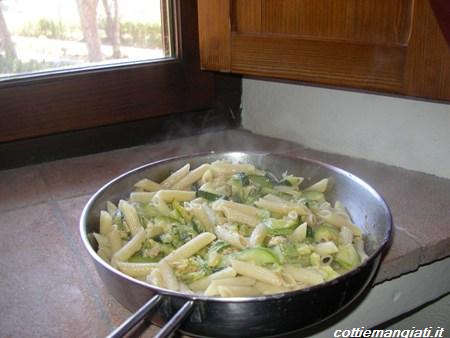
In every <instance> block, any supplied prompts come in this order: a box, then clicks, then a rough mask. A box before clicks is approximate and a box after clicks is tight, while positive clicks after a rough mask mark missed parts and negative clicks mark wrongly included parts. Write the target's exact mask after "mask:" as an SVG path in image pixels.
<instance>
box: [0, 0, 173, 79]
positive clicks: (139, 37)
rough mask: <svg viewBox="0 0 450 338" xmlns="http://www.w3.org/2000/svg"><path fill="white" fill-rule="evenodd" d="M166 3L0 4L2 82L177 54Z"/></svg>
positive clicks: (18, 0)
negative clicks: (173, 46) (174, 48)
mask: <svg viewBox="0 0 450 338" xmlns="http://www.w3.org/2000/svg"><path fill="white" fill-rule="evenodd" d="M168 6H169V1H167V0H39V1H37V0H0V80H5V79H10V78H15V77H17V76H29V75H36V74H37V75H39V74H42V73H47V72H49V71H50V72H55V71H56V72H60V71H64V70H73V69H79V68H80V67H81V68H84V67H106V66H109V65H117V64H123V63H124V62H125V63H130V62H131V63H136V62H146V61H152V60H158V59H162V58H166V57H171V56H173V48H172V47H171V44H172V43H171V38H170V35H171V34H170V31H171V30H170V25H169V22H170V17H169V13H170V9H169V8H168Z"/></svg>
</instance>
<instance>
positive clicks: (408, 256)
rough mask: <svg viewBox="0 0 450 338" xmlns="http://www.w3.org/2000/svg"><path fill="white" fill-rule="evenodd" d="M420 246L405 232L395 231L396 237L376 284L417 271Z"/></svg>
mask: <svg viewBox="0 0 450 338" xmlns="http://www.w3.org/2000/svg"><path fill="white" fill-rule="evenodd" d="M420 255H421V249H420V247H419V244H418V243H417V242H416V241H415V240H414V239H412V238H411V237H410V236H408V235H407V234H405V233H404V232H402V231H400V230H398V229H394V237H393V241H392V244H391V246H390V248H389V251H388V252H387V254H386V255H385V256H384V257H383V260H382V262H381V265H380V269H379V270H378V272H377V275H376V277H375V283H376V284H378V283H381V282H384V281H386V280H389V279H392V278H395V277H399V276H400V275H402V274H404V273H408V272H411V271H414V270H416V269H417V267H418V266H419V263H420Z"/></svg>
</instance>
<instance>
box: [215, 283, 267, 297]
mask: <svg viewBox="0 0 450 338" xmlns="http://www.w3.org/2000/svg"><path fill="white" fill-rule="evenodd" d="M217 289H218V292H219V295H220V296H221V297H255V296H260V295H261V292H260V291H259V290H258V289H257V288H254V287H251V286H235V285H220V286H219V287H218V288H217Z"/></svg>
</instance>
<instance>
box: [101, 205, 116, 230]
mask: <svg viewBox="0 0 450 338" xmlns="http://www.w3.org/2000/svg"><path fill="white" fill-rule="evenodd" d="M112 229H113V226H112V217H111V215H110V214H109V213H108V212H107V211H104V210H102V211H100V234H102V235H107V234H108V233H109V232H111V231H112Z"/></svg>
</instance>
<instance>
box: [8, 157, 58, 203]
mask: <svg viewBox="0 0 450 338" xmlns="http://www.w3.org/2000/svg"><path fill="white" fill-rule="evenodd" d="M48 198H49V194H48V190H47V187H46V185H45V183H44V181H43V179H42V176H41V174H40V172H39V167H37V166H30V167H24V168H19V169H12V170H3V171H0V211H2V210H10V209H15V208H19V207H24V206H29V205H32V204H37V203H40V202H43V201H46V200H48Z"/></svg>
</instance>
